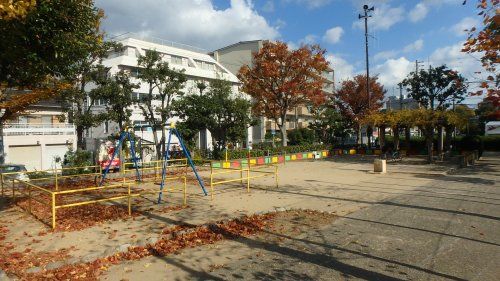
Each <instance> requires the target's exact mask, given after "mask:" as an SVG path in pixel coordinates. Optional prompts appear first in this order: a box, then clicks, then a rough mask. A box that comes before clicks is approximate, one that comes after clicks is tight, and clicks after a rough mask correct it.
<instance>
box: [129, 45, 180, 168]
mask: <svg viewBox="0 0 500 281" xmlns="http://www.w3.org/2000/svg"><path fill="white" fill-rule="evenodd" d="M137 64H138V66H139V75H138V77H139V79H141V80H142V81H144V82H145V83H146V84H147V85H148V93H147V95H145V96H144V97H142V98H141V100H140V101H139V102H138V105H139V107H140V108H141V110H142V112H143V114H144V118H145V120H146V121H147V122H148V123H149V125H150V126H151V127H152V128H153V138H154V142H155V145H156V154H157V157H158V159H160V158H161V156H162V155H163V154H164V153H165V149H166V144H165V141H166V131H165V125H166V123H167V121H168V119H169V118H171V117H172V114H171V111H172V108H171V105H172V101H173V100H174V97H175V96H182V95H184V92H183V91H182V89H183V88H184V84H185V83H186V81H187V78H186V75H185V74H184V70H181V71H177V70H174V69H171V68H170V67H169V65H168V63H167V62H165V61H163V58H162V55H161V54H160V53H159V52H158V51H156V50H146V54H145V55H141V56H139V58H138V60H137ZM153 101H155V102H153ZM158 129H161V139H160V140H158V133H157V130H158Z"/></svg>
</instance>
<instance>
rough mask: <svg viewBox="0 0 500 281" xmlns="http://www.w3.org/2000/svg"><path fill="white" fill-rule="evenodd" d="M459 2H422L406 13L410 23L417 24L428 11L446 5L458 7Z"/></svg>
mask: <svg viewBox="0 0 500 281" xmlns="http://www.w3.org/2000/svg"><path fill="white" fill-rule="evenodd" d="M460 2H461V1H458V0H423V1H421V2H420V3H418V4H417V5H415V7H414V8H413V9H412V10H411V11H410V12H409V13H408V17H409V18H410V21H411V22H418V21H421V20H423V19H424V18H425V17H426V16H427V14H428V13H429V10H431V9H436V8H439V7H441V6H442V5H446V4H454V5H458V4H459V3H460Z"/></svg>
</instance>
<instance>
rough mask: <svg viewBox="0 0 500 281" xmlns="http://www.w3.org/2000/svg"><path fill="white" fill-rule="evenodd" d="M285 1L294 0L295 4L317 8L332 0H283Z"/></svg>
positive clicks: (292, 0)
mask: <svg viewBox="0 0 500 281" xmlns="http://www.w3.org/2000/svg"><path fill="white" fill-rule="evenodd" d="M284 1H285V2H288V3H290V2H295V3H296V4H301V5H306V6H307V8H309V9H315V8H319V7H322V6H325V5H328V4H330V2H332V0H284Z"/></svg>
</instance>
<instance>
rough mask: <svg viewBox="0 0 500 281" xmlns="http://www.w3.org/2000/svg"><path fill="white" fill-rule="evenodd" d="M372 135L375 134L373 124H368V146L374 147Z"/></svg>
mask: <svg viewBox="0 0 500 281" xmlns="http://www.w3.org/2000/svg"><path fill="white" fill-rule="evenodd" d="M372 135H373V128H372V126H370V125H368V126H367V127H366V136H367V138H368V143H367V145H368V148H371V147H372Z"/></svg>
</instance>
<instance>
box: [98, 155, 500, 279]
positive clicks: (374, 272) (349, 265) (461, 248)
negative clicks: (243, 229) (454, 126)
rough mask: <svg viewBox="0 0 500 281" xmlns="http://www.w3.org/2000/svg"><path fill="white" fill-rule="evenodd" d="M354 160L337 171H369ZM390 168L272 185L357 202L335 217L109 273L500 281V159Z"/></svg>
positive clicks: (333, 201)
mask: <svg viewBox="0 0 500 281" xmlns="http://www.w3.org/2000/svg"><path fill="white" fill-rule="evenodd" d="M356 165H358V166H356ZM356 165H354V164H353V165H344V166H339V167H338V168H339V169H346V171H348V172H349V171H350V170H351V169H352V170H358V171H359V170H362V169H360V167H365V168H366V167H369V165H367V164H366V165H365V166H363V164H362V163H361V164H360V163H358V164H356ZM359 165H361V166H359ZM390 169H391V170H392V173H389V174H388V175H386V176H380V177H371V176H370V177H363V178H362V179H361V180H358V181H356V184H351V185H350V184H348V183H347V181H353V179H336V180H333V181H329V182H325V183H322V180H321V179H318V177H314V179H312V178H311V179H310V181H311V182H313V183H315V186H318V188H320V189H321V187H323V188H322V189H321V190H323V192H321V194H319V193H318V192H315V190H314V189H313V190H305V188H308V187H302V188H301V187H299V186H297V185H295V186H294V185H292V184H290V186H288V188H280V189H279V190H274V191H272V192H275V193H278V194H282V195H283V196H288V195H290V194H292V195H294V196H296V198H301V200H297V202H296V203H295V204H291V206H292V207H300V206H304V207H307V208H311V209H314V202H316V204H317V206H318V208H317V209H324V208H326V206H331V209H335V206H344V205H348V206H351V207H352V206H355V208H357V211H354V212H351V213H349V214H346V215H344V214H341V215H340V216H338V217H337V218H336V219H333V220H332V221H328V222H327V221H323V222H321V223H317V224H316V225H313V226H312V227H311V225H308V224H307V223H308V221H309V219H307V218H302V220H301V219H300V218H292V219H290V221H288V223H287V222H285V223H284V225H285V226H286V225H288V226H289V227H288V228H286V227H285V228H284V229H282V230H280V229H278V230H273V231H269V232H268V233H265V234H262V235H260V236H258V237H254V238H248V239H240V240H237V241H226V242H224V243H220V244H217V245H211V246H207V247H200V248H196V249H189V250H185V251H183V252H182V253H180V254H179V255H173V256H168V257H164V258H157V257H150V258H146V259H143V260H141V261H138V262H137V261H136V262H133V263H130V264H123V265H119V266H116V267H114V268H111V269H110V271H109V272H108V274H107V275H106V277H105V278H106V279H109V280H121V279H130V280H140V279H144V278H145V279H148V280H189V279H191V280H192V279H200V280H235V279H246V280H351V279H354V280H356V279H364V280H500V234H499V233H500V187H499V184H498V181H499V180H500V157H498V155H486V156H485V157H484V159H483V160H482V161H480V162H479V164H478V166H476V167H475V168H469V169H465V170H459V171H458V172H456V173H455V174H442V173H439V172H436V173H433V172H432V171H431V170H432V169H431V170H427V172H422V171H421V172H416V173H413V174H412V172H411V171H418V169H413V168H411V167H408V166H405V165H400V166H397V165H396V166H391V167H390ZM347 175H351V176H353V175H352V174H349V173H347ZM354 176H355V175H354ZM306 181H308V180H307V179H306ZM339 182H340V183H339ZM342 182H344V183H342ZM292 187H295V188H292ZM326 187H330V188H327V190H331V191H333V192H331V193H329V192H324V189H325V188H326ZM267 191H269V190H267ZM377 191H378V192H377ZM375 192H377V194H379V195H380V194H383V195H384V196H383V197H377V196H375V197H374V196H373V194H372V193H375ZM269 196H271V195H269ZM307 197H309V199H312V200H306V199H304V198H307ZM311 202H312V203H311ZM325 202H327V203H329V204H326V203H325ZM311 205H312V207H311ZM353 208H354V207H353ZM343 209H346V208H345V207H344V208H343Z"/></svg>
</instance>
